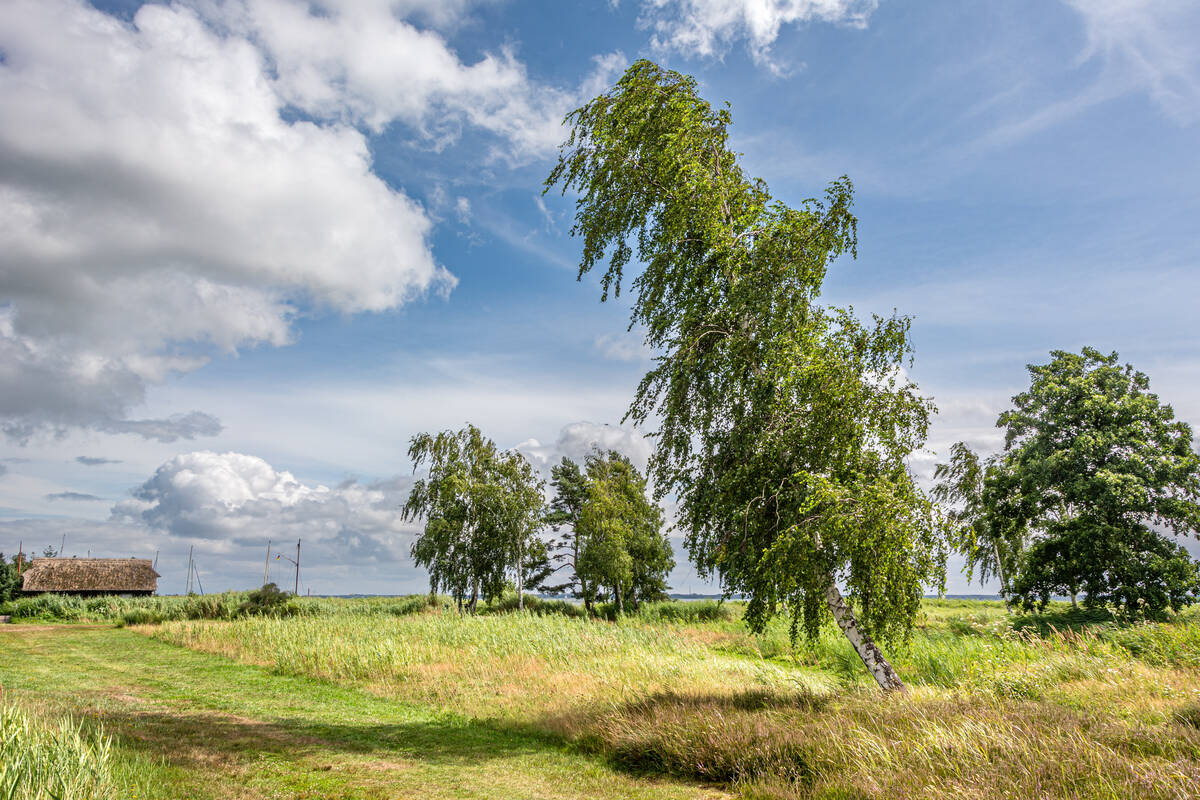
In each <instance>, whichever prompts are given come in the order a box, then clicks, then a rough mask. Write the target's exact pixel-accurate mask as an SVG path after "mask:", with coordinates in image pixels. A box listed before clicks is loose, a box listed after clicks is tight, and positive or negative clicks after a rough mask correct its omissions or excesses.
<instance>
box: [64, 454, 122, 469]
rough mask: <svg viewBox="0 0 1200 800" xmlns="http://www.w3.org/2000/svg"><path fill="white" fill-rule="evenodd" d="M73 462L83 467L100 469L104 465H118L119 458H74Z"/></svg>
mask: <svg viewBox="0 0 1200 800" xmlns="http://www.w3.org/2000/svg"><path fill="white" fill-rule="evenodd" d="M75 460H76V461H77V462H79V463H80V464H83V465H84V466H85V467H100V466H104V465H105V464H120V463H121V460H120V459H119V458H103V457H101V456H75Z"/></svg>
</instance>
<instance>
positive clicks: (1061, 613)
mask: <svg viewBox="0 0 1200 800" xmlns="http://www.w3.org/2000/svg"><path fill="white" fill-rule="evenodd" d="M1113 620H1114V618H1113V615H1112V613H1111V612H1109V611H1108V609H1105V608H1084V607H1082V606H1080V607H1078V608H1073V607H1068V608H1065V609H1062V610H1054V611H1048V612H1043V613H1041V614H1020V615H1018V616H1015V617H1013V621H1012V627H1013V630H1014V631H1017V632H1018V633H1029V634H1036V635H1038V636H1048V635H1050V634H1052V633H1054V632H1056V631H1059V632H1061V631H1065V630H1070V631H1073V632H1075V633H1080V632H1082V631H1085V630H1087V629H1089V628H1095V627H1100V626H1103V625H1110V624H1112V622H1113Z"/></svg>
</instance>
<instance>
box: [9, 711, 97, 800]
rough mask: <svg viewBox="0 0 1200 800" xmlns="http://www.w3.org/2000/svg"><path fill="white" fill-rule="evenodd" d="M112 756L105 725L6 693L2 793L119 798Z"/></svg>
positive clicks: (78, 799) (29, 799)
mask: <svg viewBox="0 0 1200 800" xmlns="http://www.w3.org/2000/svg"><path fill="white" fill-rule="evenodd" d="M111 762H112V741H111V740H110V739H109V737H107V736H105V735H104V733H103V731H101V730H99V729H96V730H91V729H88V728H86V727H85V726H84V725H83V724H82V723H76V722H74V721H72V720H71V719H70V718H69V717H65V716H58V717H50V716H44V715H41V714H38V713H35V712H32V711H29V710H27V709H25V708H23V707H21V706H19V705H16V704H15V703H12V702H10V701H8V700H7V699H6V698H5V697H4V696H3V695H2V694H0V798H4V800H108V799H109V798H117V797H119V796H121V795H120V794H119V793H118V791H117V783H116V780H115V779H114V776H113V770H112V763H111Z"/></svg>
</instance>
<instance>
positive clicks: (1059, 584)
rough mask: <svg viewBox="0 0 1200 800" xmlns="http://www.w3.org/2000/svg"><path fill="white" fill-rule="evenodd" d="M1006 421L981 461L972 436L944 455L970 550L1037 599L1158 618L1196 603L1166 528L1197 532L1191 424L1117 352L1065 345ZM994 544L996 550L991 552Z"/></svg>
mask: <svg viewBox="0 0 1200 800" xmlns="http://www.w3.org/2000/svg"><path fill="white" fill-rule="evenodd" d="M1050 355H1051V358H1052V360H1051V361H1050V363H1049V364H1031V365H1029V367H1028V369H1029V373H1030V378H1031V380H1030V387H1029V389H1028V390H1027V391H1024V392H1021V393H1020V394H1018V395H1017V396H1016V397H1014V398H1013V406H1014V407H1013V408H1012V409H1011V410H1009V411H1005V412H1004V413H1003V414H1001V415H1000V418H999V419H998V420H997V423H996V424H997V426H998V427H1001V428H1004V429H1005V440H1004V452H1002V453H1000V454H998V455H996V456H993V457H991V458H989V459H988V460H987V461H986V463H985V464H983V465H982V466H981V465H980V463H979V460H978V457H977V456H975V454H974V453H971V452H970V450H969V449H968V448H967V447H966V446H965V445H963V444H961V443H959V444H957V445H955V446H954V448H953V450H952V458H951V462H950V463H949V464H944V465H939V467H938V470H937V476H938V477H940V478H941V479H942V484H941V485H940V486H939V487H938V490H937V492H936V494H937V497H938V498H939V499H941V500H945V501H952V502H958V503H960V505H961V510H958V511H956V512H954V516H955V518H956V519H957V520H958V521H959V522H960V523H962V524H963V526H964V529H965V530H966V535H965V536H964V539H963V541H964V546H963V549H964V551H965V552H966V553H967V556H968V560H969V563H973V564H976V565H979V566H980V568H981V572H982V573H984V574H985V575H986V570H991V569H993V568H992V564H995V565H996V568H995V570H994V571H995V574H997V575H998V576H999V577H1000V578H1001V580H1002V582H1004V581H1005V578H1007V582H1006V583H1007V586H1008V589H1009V590H1010V591H1011V594H1012V596H1014V597H1016V598H1017V599H1018V600H1019V601H1020V602H1021V604H1022V605H1023V606H1024V607H1026V608H1030V609H1039V608H1045V606H1046V604H1047V603H1048V602H1049V600H1050V598H1051V596H1053V595H1069V596H1070V597H1071V599H1072V602H1074V601H1075V598H1076V595H1077V594H1079V593H1080V592H1082V593H1083V594H1084V604H1085V605H1087V606H1111V607H1112V608H1113V609H1114V610H1115V611H1116V613H1117V614H1118V615H1121V616H1126V617H1138V618H1140V617H1158V616H1161V615H1162V614H1163V612H1164V611H1165V610H1166V609H1168V608H1170V609H1174V610H1179V609H1180V608H1183V607H1184V606H1186V605H1189V604H1190V603H1192V602H1194V601H1195V599H1196V597H1197V592H1198V591H1200V577H1198V566H1197V564H1196V563H1195V562H1194V561H1193V560H1192V558H1191V557H1190V556H1189V555H1188V553H1187V551H1186V550H1184V549H1183V547H1181V546H1179V545H1178V544H1177V543H1175V542H1172V541H1170V540H1169V539H1167V538H1166V537H1165V536H1164V535H1163V533H1167V534H1173V535H1176V536H1180V535H1185V534H1188V533H1193V534H1195V533H1198V532H1200V456H1198V455H1197V454H1196V452H1195V451H1194V450H1193V446H1192V430H1191V427H1190V426H1189V425H1188V424H1187V423H1185V422H1182V421H1180V420H1176V419H1175V414H1174V411H1173V410H1172V409H1171V407H1170V406H1169V405H1164V404H1162V403H1160V402H1159V399H1158V396H1157V395H1155V394H1154V393H1152V392H1151V391H1150V381H1149V378H1147V377H1146V375H1145V374H1144V373H1142V372H1138V371H1137V370H1135V369H1134V368H1133V366H1132V365H1130V364H1124V365H1122V364H1121V363H1120V358H1119V356H1118V355H1117V354H1116V353H1110V354H1108V355H1105V354H1103V353H1101V352H1100V351H1098V350H1096V349H1094V348H1091V347H1085V348H1084V349H1083V350H1082V351H1081V352H1080V353H1069V352H1065V351H1062V350H1056V351H1054V352H1052V353H1051V354H1050ZM989 552H993V553H994V554H993V555H989Z"/></svg>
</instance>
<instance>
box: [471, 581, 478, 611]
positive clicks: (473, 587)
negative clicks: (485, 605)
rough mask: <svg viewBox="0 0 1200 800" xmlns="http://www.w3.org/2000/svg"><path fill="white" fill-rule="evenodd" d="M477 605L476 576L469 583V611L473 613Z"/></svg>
mask: <svg viewBox="0 0 1200 800" xmlns="http://www.w3.org/2000/svg"><path fill="white" fill-rule="evenodd" d="M478 605H479V578H476V579H475V580H474V582H473V583H472V584H471V604H470V609H471V613H472V614H474V613H475V608H476V607H477V606H478Z"/></svg>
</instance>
